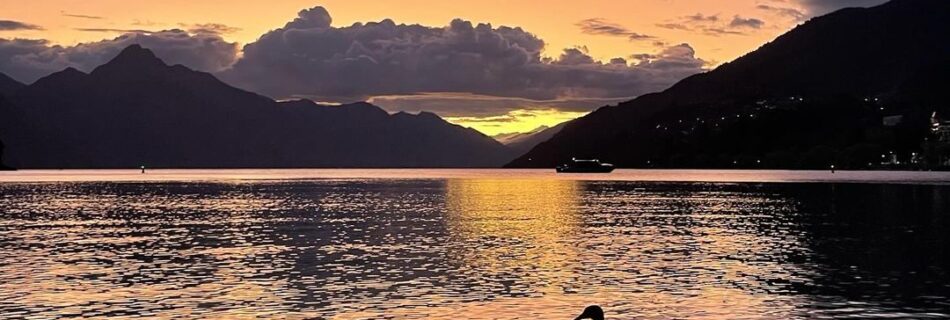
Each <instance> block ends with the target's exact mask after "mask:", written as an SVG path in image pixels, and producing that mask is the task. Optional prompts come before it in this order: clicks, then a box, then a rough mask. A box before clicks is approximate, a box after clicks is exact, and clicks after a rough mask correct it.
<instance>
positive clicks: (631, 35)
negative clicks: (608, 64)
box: [577, 18, 653, 41]
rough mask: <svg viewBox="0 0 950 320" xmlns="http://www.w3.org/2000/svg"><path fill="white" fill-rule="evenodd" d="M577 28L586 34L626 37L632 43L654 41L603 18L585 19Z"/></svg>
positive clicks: (650, 37) (647, 36)
mask: <svg viewBox="0 0 950 320" xmlns="http://www.w3.org/2000/svg"><path fill="white" fill-rule="evenodd" d="M577 26H578V27H579V28H580V29H581V32H583V33H586V34H593V35H606V36H614V37H625V38H627V39H630V40H631V41H635V40H648V39H653V37H652V36H649V35H646V34H642V33H637V32H633V31H631V30H630V29H627V28H625V27H624V26H621V25H619V24H616V23H613V22H610V21H607V20H604V19H601V18H591V19H584V20H581V21H580V22H578V23H577Z"/></svg>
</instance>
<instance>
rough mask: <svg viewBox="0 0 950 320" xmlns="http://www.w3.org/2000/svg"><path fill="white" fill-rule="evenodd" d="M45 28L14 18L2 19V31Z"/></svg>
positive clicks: (0, 28) (0, 22)
mask: <svg viewBox="0 0 950 320" xmlns="http://www.w3.org/2000/svg"><path fill="white" fill-rule="evenodd" d="M12 30H43V27H40V26H37V25H33V24H29V23H24V22H20V21H13V20H0V31H12Z"/></svg>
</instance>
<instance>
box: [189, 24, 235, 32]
mask: <svg viewBox="0 0 950 320" xmlns="http://www.w3.org/2000/svg"><path fill="white" fill-rule="evenodd" d="M181 26H182V27H184V28H185V30H188V32H191V33H194V34H205V33H207V34H230V33H235V32H238V31H241V28H237V27H232V26H229V25H225V24H220V23H200V24H192V25H184V24H182V25H181Z"/></svg>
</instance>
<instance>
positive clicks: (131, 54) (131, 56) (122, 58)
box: [93, 44, 168, 73]
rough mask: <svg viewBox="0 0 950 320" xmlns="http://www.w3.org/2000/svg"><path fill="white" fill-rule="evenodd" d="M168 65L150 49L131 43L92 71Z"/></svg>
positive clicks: (154, 67) (127, 69) (151, 67)
mask: <svg viewBox="0 0 950 320" xmlns="http://www.w3.org/2000/svg"><path fill="white" fill-rule="evenodd" d="M166 67H168V65H167V64H165V62H164V61H162V59H159V58H158V56H156V55H155V53H154V52H152V50H149V49H146V48H143V47H142V46H140V45H137V44H133V45H130V46H128V47H126V48H125V49H122V51H120V52H119V54H118V55H117V56H115V58H112V60H109V62H107V63H106V64H104V65H101V66H99V67H98V68H96V70H94V71H93V73H101V72H104V71H126V72H128V71H136V70H144V69H156V68H166Z"/></svg>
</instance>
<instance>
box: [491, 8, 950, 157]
mask: <svg viewBox="0 0 950 320" xmlns="http://www.w3.org/2000/svg"><path fill="white" fill-rule="evenodd" d="M948 17H950V1H945V0H895V1H892V2H889V3H887V4H884V5H881V6H878V7H874V8H866V9H857V8H855V9H844V10H840V11H838V12H835V13H832V14H829V15H826V16H823V17H819V18H814V19H812V20H810V21H808V22H806V23H804V24H802V25H800V26H798V27H796V28H795V29H794V30H792V31H790V32H788V33H786V34H785V35H782V36H780V37H779V38H777V39H776V40H775V41H773V42H771V43H769V44H766V45H764V46H762V47H761V48H759V49H758V50H756V51H754V52H752V53H749V54H747V55H745V56H743V57H741V58H739V59H737V60H735V61H733V62H730V63H727V64H724V65H722V66H720V67H718V68H716V69H715V70H714V71H710V72H707V73H703V74H699V75H695V76H692V77H689V78H687V79H684V80H683V81H680V82H679V83H677V84H676V85H674V86H673V87H671V88H670V89H668V90H666V91H663V92H661V93H654V94H648V95H644V96H641V97H639V98H637V99H635V100H633V101H629V102H625V103H622V104H620V105H618V106H611V107H604V108H601V109H599V110H597V111H596V112H593V113H591V114H590V115H588V116H585V117H583V118H580V119H577V120H575V121H572V122H571V123H570V124H569V125H568V126H566V127H565V128H564V129H563V130H562V131H561V132H560V133H558V134H556V135H555V136H554V137H553V138H552V139H551V140H549V141H547V142H544V143H542V144H540V145H538V146H537V147H536V148H534V149H533V150H531V151H530V152H529V153H527V154H525V155H523V156H521V157H520V158H518V159H516V160H515V161H513V162H512V163H510V164H509V166H512V167H551V166H554V165H556V164H557V163H559V162H562V161H565V160H567V159H570V158H571V157H597V158H600V159H603V160H605V161H609V162H613V163H616V164H619V165H621V166H626V167H643V166H658V167H788V168H817V167H822V168H827V166H828V165H829V164H832V163H836V162H837V163H843V164H844V165H845V166H847V167H866V166H867V165H868V163H871V164H876V163H880V158H881V154H882V153H883V152H888V151H894V152H896V153H898V154H900V155H901V156H902V157H908V158H909V157H910V155H911V154H912V153H914V152H915V150H920V149H921V143H922V142H923V141H924V140H925V139H927V138H928V134H929V130H928V125H929V122H928V120H927V119H928V118H929V116H930V114H931V113H932V111H939V112H942V113H943V112H946V111H950V110H947V109H948V108H950V104H948V103H947V101H950V100H948V98H950V96H948V94H950V92H948V90H946V88H945V87H946V83H947V80H946V77H947V73H945V72H935V71H934V70H948V66H950V42H948V41H946V38H947V35H950V19H948ZM941 87H942V88H943V89H941Z"/></svg>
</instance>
